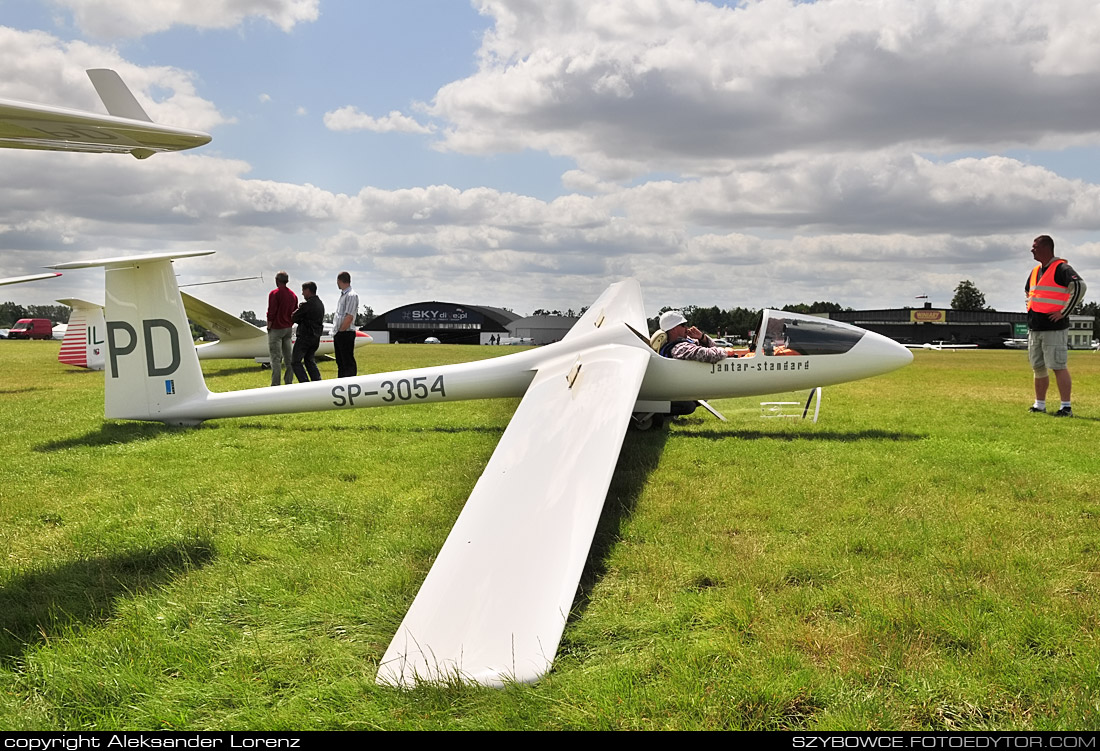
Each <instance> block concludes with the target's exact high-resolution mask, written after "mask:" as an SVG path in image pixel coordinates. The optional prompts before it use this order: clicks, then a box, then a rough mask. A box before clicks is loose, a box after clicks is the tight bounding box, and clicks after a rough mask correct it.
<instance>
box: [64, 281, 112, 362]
mask: <svg viewBox="0 0 1100 751" xmlns="http://www.w3.org/2000/svg"><path fill="white" fill-rule="evenodd" d="M58 302H59V303H61V304H62V305H68V306H69V307H70V308H72V309H73V312H72V313H70V314H69V327H68V328H67V329H65V339H64V341H62V342H61V350H60V351H59V352H58V353H57V361H58V362H63V363H65V364H66V365H75V366H77V367H79V368H88V369H89V370H103V364H104V362H105V361H106V359H105V357H104V353H105V352H106V349H107V346H106V345H107V342H106V340H105V339H104V336H106V331H107V326H106V321H105V320H104V318H103V306H102V305H96V304H95V303H91V302H88V301H87V300H79V299H69V298H67V299H64V300H58Z"/></svg>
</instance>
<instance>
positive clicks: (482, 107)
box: [430, 0, 1100, 179]
mask: <svg viewBox="0 0 1100 751" xmlns="http://www.w3.org/2000/svg"><path fill="white" fill-rule="evenodd" d="M477 5H478V7H479V9H480V11H481V12H482V13H483V14H485V15H487V16H490V17H491V18H492V19H493V21H494V25H493V27H492V28H491V30H490V31H489V32H488V33H487V34H486V35H485V38H484V40H483V44H482V47H481V49H480V51H479V66H478V70H477V72H476V73H474V74H473V75H471V76H469V77H467V78H464V79H461V80H458V81H454V82H452V83H450V84H448V85H446V86H444V87H443V88H441V89H440V90H439V92H438V93H437V95H436V97H435V99H434V101H433V102H432V106H431V109H430V111H431V113H432V114H433V115H435V116H436V117H438V118H441V119H444V120H446V121H448V122H449V123H450V125H449V127H447V128H446V129H445V130H444V132H443V139H442V146H443V147H445V148H448V149H452V150H455V151H460V152H465V153H471V154H487V153H495V152H499V151H509V150H520V149H523V148H538V149H543V150H546V151H548V152H549V153H552V154H556V155H561V156H568V157H571V158H573V159H575V160H576V161H577V163H578V165H579V166H580V167H581V168H582V169H584V170H585V171H587V172H591V173H594V174H597V175H599V176H600V177H601V178H602V179H627V178H630V177H632V176H637V175H642V174H645V173H647V172H650V171H653V170H674V171H678V172H683V173H688V174H707V173H715V172H717V173H721V172H726V171H729V170H731V169H734V168H735V167H736V166H737V165H738V164H739V163H740V162H741V161H742V160H745V159H757V158H762V157H769V156H775V155H782V154H789V153H796V152H821V151H831V152H836V151H863V150H865V149H885V148H891V147H895V146H904V147H906V148H908V149H910V150H914V151H924V152H938V153H950V152H953V151H956V152H957V151H961V150H963V149H967V148H974V147H981V148H992V149H996V148H1003V147H1004V146H1006V145H1036V144H1043V145H1045V146H1046V147H1051V146H1052V145H1053V144H1061V145H1066V144H1069V143H1074V142H1080V141H1081V140H1082V139H1093V140H1095V137H1096V135H1097V133H1098V132H1100V126H1098V125H1097V123H1100V98H1098V97H1095V96H1082V92H1084V91H1093V92H1094V91H1097V90H1100V45H1098V44H1096V41H1097V36H1098V35H1100V31H1097V29H1098V28H1100V18H1098V15H1097V14H1098V13H1100V11H1098V10H1097V6H1096V4H1095V3H1092V2H1089V1H1088V0H1065V2H1058V3H1041V4H1036V3H1032V2H1028V1H1027V0H974V2H969V3H966V4H965V7H960V6H959V5H958V4H957V3H948V2H928V3H912V2H909V1H908V0H881V2H868V1H867V0H820V1H819V2H814V3H801V2H796V0H760V1H759V2H750V3H744V4H739V5H735V6H733V7H717V6H715V5H711V4H709V3H706V2H695V1H694V0H606V2H600V3H590V2H585V0H562V1H561V2H555V3H535V2H512V1H511V0H507V1H506V0H478V2H477Z"/></svg>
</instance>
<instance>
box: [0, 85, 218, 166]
mask: <svg viewBox="0 0 1100 751" xmlns="http://www.w3.org/2000/svg"><path fill="white" fill-rule="evenodd" d="M88 77H89V78H90V79H92V85H93V86H95V90H96V93H98V94H99V98H100V99H101V100H102V101H103V106H104V107H106V108H107V112H109V113H110V114H109V115H101V114H98V113H96V112H86V111H83V110H73V109H66V108H64V107H52V106H48V105H43V104H34V103H31V102H18V101H15V100H11V99H0V147H3V148H9V149H40V150H44V151H83V152H93V153H121V154H132V155H133V156H135V157H137V158H138V159H145V158H146V157H149V156H152V155H153V154H156V153H158V152H161V151H182V150H184V149H193V148H195V147H196V146H202V145H203V144H206V143H209V142H210V135H209V134H208V133H203V132H201V131H197V130H187V129H185V128H175V127H172V126H170V125H160V124H158V123H154V122H153V121H152V120H151V119H150V118H149V115H147V114H146V113H145V110H144V109H142V107H141V105H140V104H138V101H137V99H135V98H134V95H133V93H132V92H131V91H130V89H129V88H127V86H126V84H125V83H124V82H123V81H122V78H120V77H119V75H118V73H116V72H114V71H113V70H108V69H106V68H99V69H93V70H89V71H88Z"/></svg>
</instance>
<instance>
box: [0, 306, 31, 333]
mask: <svg viewBox="0 0 1100 751" xmlns="http://www.w3.org/2000/svg"><path fill="white" fill-rule="evenodd" d="M20 318H30V316H28V315H27V309H26V308H24V307H23V306H22V305H16V304H15V303H13V302H6V303H0V326H2V327H4V328H6V329H10V328H11V327H12V326H13V325H14V324H15V322H16V321H18V320H19V319H20Z"/></svg>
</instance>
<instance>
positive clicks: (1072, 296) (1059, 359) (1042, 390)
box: [1024, 235, 1085, 417]
mask: <svg viewBox="0 0 1100 751" xmlns="http://www.w3.org/2000/svg"><path fill="white" fill-rule="evenodd" d="M1031 255H1032V257H1033V258H1034V259H1035V261H1036V262H1037V263H1038V264H1039V265H1038V266H1036V267H1035V268H1033V269H1032V270H1031V274H1030V275H1029V276H1028V278H1027V283H1026V284H1025V285H1024V292H1026V293H1027V328H1028V339H1027V342H1028V346H1027V350H1028V356H1029V358H1030V360H1031V368H1032V370H1033V371H1035V403H1034V404H1032V405H1031V408H1030V409H1029V410H1028V411H1030V412H1044V413H1045V412H1046V411H1047V401H1046V399H1047V388H1048V387H1049V386H1050V375H1049V373H1048V372H1047V368H1050V369H1051V370H1053V371H1054V378H1055V380H1056V381H1057V382H1058V395H1059V396H1060V397H1061V398H1062V404H1061V408H1060V409H1059V410H1058V411H1057V412H1055V413H1054V416H1055V417H1073V407H1072V406H1071V404H1070V392H1071V390H1072V387H1073V382H1072V380H1071V379H1070V375H1069V358H1068V350H1069V346H1068V340H1069V334H1068V331H1069V322H1070V321H1069V314H1070V312H1071V311H1072V310H1073V309H1074V308H1075V307H1077V305H1078V303H1080V302H1081V300H1082V299H1083V298H1084V296H1085V281H1084V280H1083V279H1082V278H1081V277H1080V276H1078V274H1077V272H1076V271H1074V270H1073V268H1072V267H1071V266H1070V265H1069V264H1068V263H1066V262H1065V260H1064V259H1062V258H1056V257H1055V255H1054V240H1053V239H1052V238H1051V237H1050V235H1039V236H1038V237H1036V238H1035V240H1034V242H1032V244H1031Z"/></svg>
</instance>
